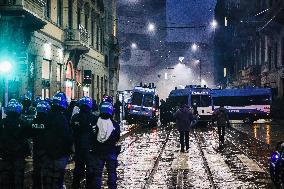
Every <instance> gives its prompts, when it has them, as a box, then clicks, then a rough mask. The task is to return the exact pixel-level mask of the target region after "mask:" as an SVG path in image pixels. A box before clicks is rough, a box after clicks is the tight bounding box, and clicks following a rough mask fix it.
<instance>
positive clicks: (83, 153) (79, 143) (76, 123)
mask: <svg viewBox="0 0 284 189" xmlns="http://www.w3.org/2000/svg"><path fill="white" fill-rule="evenodd" d="M92 102H93V101H92V99H91V98H90V97H82V98H81V99H80V100H79V108H80V112H79V113H78V114H75V115H74V116H73V117H72V120H71V128H72V130H73V137H74V144H75V168H74V171H73V184H72V188H73V189H79V188H80V183H81V179H82V178H83V177H84V175H85V170H86V189H93V188H94V187H95V186H94V173H95V167H94V158H93V141H94V139H95V136H94V132H93V129H92V128H93V125H95V124H96V118H95V115H93V114H92V112H91V110H92V107H93V103H92Z"/></svg>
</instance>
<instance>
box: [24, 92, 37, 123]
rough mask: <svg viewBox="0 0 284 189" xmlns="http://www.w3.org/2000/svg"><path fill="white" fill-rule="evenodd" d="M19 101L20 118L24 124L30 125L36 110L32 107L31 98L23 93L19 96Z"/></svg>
mask: <svg viewBox="0 0 284 189" xmlns="http://www.w3.org/2000/svg"><path fill="white" fill-rule="evenodd" d="M21 102H22V105H23V111H22V114H21V119H22V120H23V122H24V124H26V125H31V123H32V121H33V120H34V118H35V116H36V110H35V108H34V107H32V100H31V98H30V97H28V96H27V95H24V96H22V97H21Z"/></svg>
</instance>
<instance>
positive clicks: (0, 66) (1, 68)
mask: <svg viewBox="0 0 284 189" xmlns="http://www.w3.org/2000/svg"><path fill="white" fill-rule="evenodd" d="M11 69H12V64H11V63H10V62H9V61H7V60H5V61H2V62H0V73H2V74H3V80H4V83H5V94H4V99H3V102H4V106H5V107H7V105H8V99H9V97H8V92H9V91H8V89H9V86H8V84H9V83H8V74H9V73H10V71H11ZM5 74H6V77H5Z"/></svg>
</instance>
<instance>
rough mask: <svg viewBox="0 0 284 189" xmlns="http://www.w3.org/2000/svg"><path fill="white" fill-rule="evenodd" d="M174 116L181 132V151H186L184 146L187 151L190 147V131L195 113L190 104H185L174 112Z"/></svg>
mask: <svg viewBox="0 0 284 189" xmlns="http://www.w3.org/2000/svg"><path fill="white" fill-rule="evenodd" d="M173 117H174V119H175V120H176V126H177V130H178V131H179V133H180V145H181V150H180V151H181V152H184V146H186V151H187V150H188V149H189V131H190V125H191V122H192V121H193V114H192V112H191V110H190V108H189V106H188V105H186V104H185V105H182V106H181V108H179V109H178V110H177V111H176V112H175V113H174V115H173ZM184 144H185V145H184Z"/></svg>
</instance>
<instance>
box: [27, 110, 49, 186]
mask: <svg viewBox="0 0 284 189" xmlns="http://www.w3.org/2000/svg"><path fill="white" fill-rule="evenodd" d="M46 123H47V114H45V113H38V115H37V117H36V119H35V120H34V121H33V123H32V125H31V136H32V140H33V188H34V189H40V188H42V166H43V161H44V155H45V151H44V131H45V128H46Z"/></svg>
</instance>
